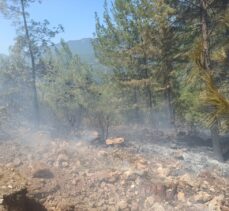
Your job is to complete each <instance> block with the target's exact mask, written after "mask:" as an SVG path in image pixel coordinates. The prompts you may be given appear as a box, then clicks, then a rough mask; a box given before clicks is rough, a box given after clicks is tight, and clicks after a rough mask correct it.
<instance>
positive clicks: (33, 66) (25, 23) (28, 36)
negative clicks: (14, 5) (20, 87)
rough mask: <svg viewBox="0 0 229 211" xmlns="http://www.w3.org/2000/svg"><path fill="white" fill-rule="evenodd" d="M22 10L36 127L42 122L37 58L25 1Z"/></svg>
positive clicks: (22, 0)
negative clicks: (38, 92) (38, 93)
mask: <svg viewBox="0 0 229 211" xmlns="http://www.w3.org/2000/svg"><path fill="white" fill-rule="evenodd" d="M21 10H22V17H23V21H24V29H25V35H26V40H27V44H28V48H29V55H30V60H31V65H32V89H33V108H34V123H35V126H39V122H40V115H39V113H40V112H39V104H38V96H37V87H36V67H35V58H34V53H33V50H32V43H31V39H30V35H29V30H28V25H27V20H26V15H25V5H24V0H21Z"/></svg>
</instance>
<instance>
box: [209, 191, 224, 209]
mask: <svg viewBox="0 0 229 211" xmlns="http://www.w3.org/2000/svg"><path fill="white" fill-rule="evenodd" d="M223 200H224V196H223V195H219V196H216V197H214V198H213V199H212V200H211V201H210V202H209V204H208V210H209V211H221V205H222V202H223Z"/></svg>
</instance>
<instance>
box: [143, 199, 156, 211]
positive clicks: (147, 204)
mask: <svg viewBox="0 0 229 211" xmlns="http://www.w3.org/2000/svg"><path fill="white" fill-rule="evenodd" d="M154 203H155V199H154V197H153V196H149V197H147V198H146V200H145V202H144V207H145V208H146V209H150V208H151V207H152V206H153V205H154Z"/></svg>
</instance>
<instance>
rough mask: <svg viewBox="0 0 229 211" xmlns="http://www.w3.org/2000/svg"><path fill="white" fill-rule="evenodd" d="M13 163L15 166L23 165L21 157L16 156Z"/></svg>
mask: <svg viewBox="0 0 229 211" xmlns="http://www.w3.org/2000/svg"><path fill="white" fill-rule="evenodd" d="M13 165H14V167H19V166H20V165H22V161H21V160H20V159H19V158H15V159H14V161H13Z"/></svg>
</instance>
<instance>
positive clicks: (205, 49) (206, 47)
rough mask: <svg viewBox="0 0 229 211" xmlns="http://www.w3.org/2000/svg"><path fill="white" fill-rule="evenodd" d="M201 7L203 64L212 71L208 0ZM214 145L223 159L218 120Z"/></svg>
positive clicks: (213, 135)
mask: <svg viewBox="0 0 229 211" xmlns="http://www.w3.org/2000/svg"><path fill="white" fill-rule="evenodd" d="M200 8H201V32H202V41H203V43H202V44H203V49H202V65H203V68H204V69H205V71H208V72H210V57H209V37H208V24H207V20H208V13H207V0H200ZM211 138H212V146H213V151H214V153H215V156H216V157H217V159H218V160H219V161H223V160H224V158H223V153H222V149H221V146H220V137H219V129H218V120H217V119H216V121H215V123H214V124H213V126H212V127H211Z"/></svg>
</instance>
